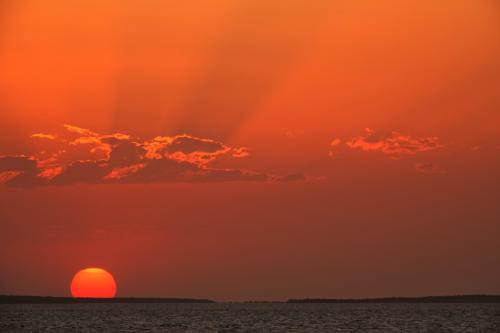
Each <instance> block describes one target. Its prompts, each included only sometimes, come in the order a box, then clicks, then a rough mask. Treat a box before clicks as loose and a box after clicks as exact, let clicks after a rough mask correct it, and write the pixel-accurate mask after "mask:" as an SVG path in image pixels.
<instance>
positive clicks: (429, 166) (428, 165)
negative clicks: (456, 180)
mask: <svg viewBox="0 0 500 333" xmlns="http://www.w3.org/2000/svg"><path fill="white" fill-rule="evenodd" d="M415 170H417V171H418V172H420V173H446V172H445V171H444V170H443V169H442V168H441V167H440V166H439V165H437V164H435V163H432V162H424V163H416V164H415Z"/></svg>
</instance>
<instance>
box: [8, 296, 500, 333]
mask: <svg viewBox="0 0 500 333" xmlns="http://www.w3.org/2000/svg"><path fill="white" fill-rule="evenodd" d="M137 331H143V332H433V333H434V332H500V305H499V304H286V303H283V304H282V303H216V304H116V303H115V304H17V305H0V332H137Z"/></svg>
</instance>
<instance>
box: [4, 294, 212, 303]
mask: <svg viewBox="0 0 500 333" xmlns="http://www.w3.org/2000/svg"><path fill="white" fill-rule="evenodd" d="M70 303H215V302H214V301H212V300H209V299H196V298H150V297H117V298H73V297H52V296H15V295H0V304H70Z"/></svg>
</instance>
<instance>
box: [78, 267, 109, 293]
mask: <svg viewBox="0 0 500 333" xmlns="http://www.w3.org/2000/svg"><path fill="white" fill-rule="evenodd" d="M71 295H72V296H73V297H92V298H112V297H115V295H116V282H115V279H114V278H113V275H111V274H110V273H109V272H107V271H106V270H104V269H102V268H85V269H82V270H81V271H79V272H78V273H76V274H75V276H74V277H73V280H72V281H71Z"/></svg>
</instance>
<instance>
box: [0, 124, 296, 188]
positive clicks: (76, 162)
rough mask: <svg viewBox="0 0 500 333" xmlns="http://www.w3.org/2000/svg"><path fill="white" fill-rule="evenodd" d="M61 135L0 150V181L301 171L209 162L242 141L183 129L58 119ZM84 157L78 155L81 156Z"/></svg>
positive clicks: (219, 178) (251, 177) (185, 178)
mask: <svg viewBox="0 0 500 333" xmlns="http://www.w3.org/2000/svg"><path fill="white" fill-rule="evenodd" d="M64 128H65V132H64V134H63V135H54V134H45V133H36V134H33V135H32V138H33V140H40V141H44V142H48V141H50V143H56V144H57V147H56V149H54V151H53V152H51V153H47V151H45V150H44V151H41V152H40V154H38V155H36V156H25V155H19V156H0V182H2V183H5V184H6V185H9V186H14V187H27V188H30V187H37V186H49V185H72V184H119V183H121V184H123V183H129V184H130V183H173V182H189V183H204V182H235V181H245V182H246V181H258V182H265V181H283V180H287V181H291V180H303V179H304V178H305V177H304V176H298V175H294V176H293V177H292V176H288V178H287V176H285V177H283V176H272V175H267V174H264V173H259V172H255V171H249V170H240V169H230V168H215V167H212V166H211V163H212V162H214V161H215V160H217V159H219V158H220V157H222V156H228V157H229V158H244V157H246V156H248V155H249V150H248V149H247V148H245V147H230V146H228V145H226V144H224V143H221V142H218V141H215V140H212V139H207V138H198V137H195V136H191V135H188V134H182V135H177V136H172V137H171V136H157V137H155V138H154V139H152V140H149V141H143V140H139V139H137V138H133V137H132V136H130V135H127V134H123V133H115V134H109V135H101V134H98V133H96V132H93V131H91V130H88V129H85V128H80V127H77V126H73V125H64ZM82 157H84V158H82Z"/></svg>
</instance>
